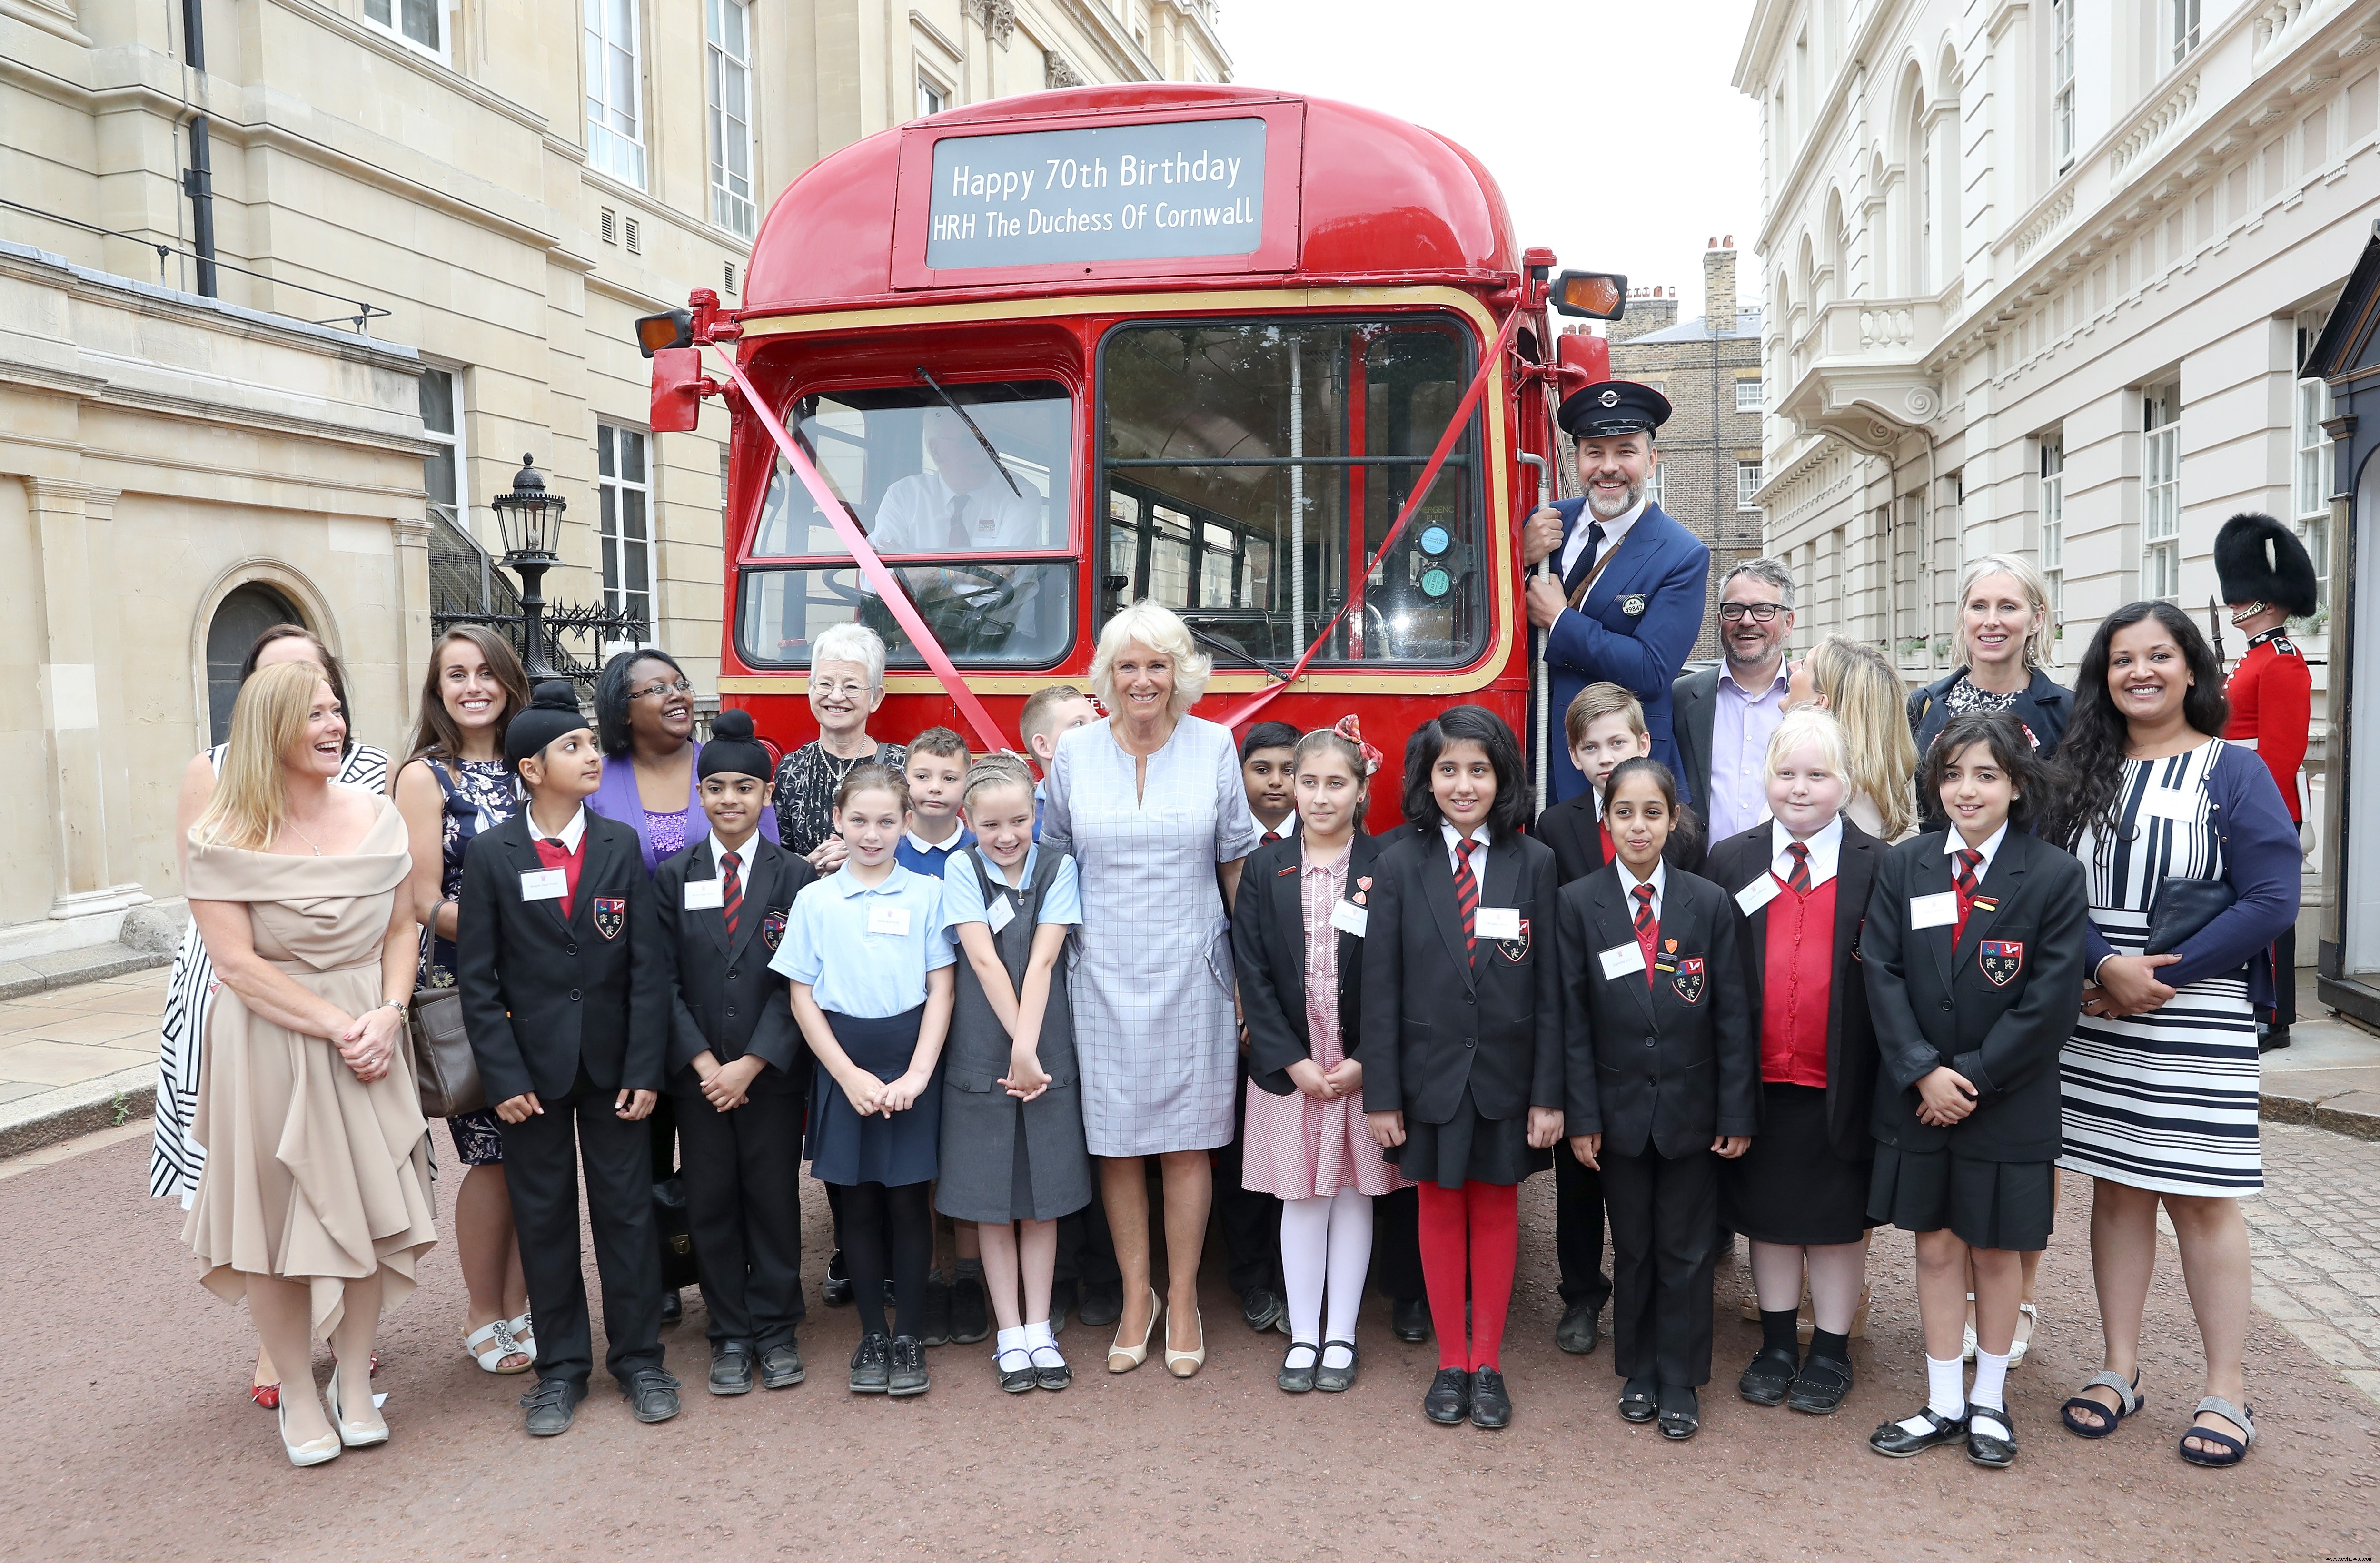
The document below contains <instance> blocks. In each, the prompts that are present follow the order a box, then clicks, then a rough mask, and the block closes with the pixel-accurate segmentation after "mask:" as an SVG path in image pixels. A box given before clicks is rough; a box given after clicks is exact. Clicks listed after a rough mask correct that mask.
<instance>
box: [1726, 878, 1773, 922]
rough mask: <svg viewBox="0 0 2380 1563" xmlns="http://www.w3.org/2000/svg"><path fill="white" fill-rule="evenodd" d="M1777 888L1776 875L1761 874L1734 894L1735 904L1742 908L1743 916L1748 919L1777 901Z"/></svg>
mask: <svg viewBox="0 0 2380 1563" xmlns="http://www.w3.org/2000/svg"><path fill="white" fill-rule="evenodd" d="M1778 888H1779V887H1778V884H1777V876H1776V875H1774V874H1763V875H1761V876H1760V878H1756V879H1755V880H1753V881H1752V883H1750V884H1748V885H1746V886H1744V887H1743V889H1742V890H1740V891H1736V892H1735V903H1736V905H1738V906H1740V907H1742V908H1743V915H1745V916H1747V917H1749V916H1751V915H1753V914H1754V913H1755V912H1757V911H1759V910H1760V909H1761V908H1762V907H1764V906H1766V905H1767V904H1768V903H1770V902H1772V901H1774V900H1776V899H1777V891H1778Z"/></svg>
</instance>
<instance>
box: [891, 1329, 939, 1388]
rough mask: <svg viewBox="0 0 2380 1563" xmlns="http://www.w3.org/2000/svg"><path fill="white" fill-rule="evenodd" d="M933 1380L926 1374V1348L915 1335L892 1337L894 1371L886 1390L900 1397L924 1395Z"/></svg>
mask: <svg viewBox="0 0 2380 1563" xmlns="http://www.w3.org/2000/svg"><path fill="white" fill-rule="evenodd" d="M929 1382H931V1381H930V1380H929V1379H928V1378H927V1376H926V1348H925V1345H924V1343H923V1342H921V1341H920V1340H918V1339H917V1337H916V1336H914V1335H896V1336H894V1337H893V1338H892V1373H891V1375H889V1378H888V1381H887V1383H886V1385H885V1389H886V1392H887V1393H889V1394H891V1395H893V1396H894V1397H896V1398H897V1397H900V1396H904V1395H922V1394H924V1393H925V1392H926V1387H927V1385H928V1384H929Z"/></svg>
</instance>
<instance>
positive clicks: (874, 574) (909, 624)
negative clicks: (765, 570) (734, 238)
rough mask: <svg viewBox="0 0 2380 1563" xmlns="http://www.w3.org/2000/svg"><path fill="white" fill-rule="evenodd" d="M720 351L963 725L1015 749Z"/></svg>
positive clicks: (994, 750) (995, 744)
mask: <svg viewBox="0 0 2380 1563" xmlns="http://www.w3.org/2000/svg"><path fill="white" fill-rule="evenodd" d="M721 357H722V358H723V359H724V360H725V362H726V365H727V372H728V374H729V376H730V377H731V378H733V379H734V380H735V385H736V388H737V389H738V390H740V391H742V392H743V393H744V402H745V405H746V406H749V407H750V408H751V409H752V412H753V415H754V416H755V417H757V418H759V420H760V427H761V428H763V429H765V430H768V431H769V438H770V439H771V440H774V441H775V442H777V451H778V454H781V455H783V457H784V458H785V461H786V463H787V464H788V465H789V466H792V467H793V469H794V476H795V477H796V478H799V479H801V480H802V487H804V488H806V489H807V490H808V491H810V499H811V501H812V502H813V503H816V504H817V505H818V507H819V513H820V515H824V516H825V517H826V518H827V519H828V520H829V521H831V522H832V523H833V524H834V529H835V532H836V534H837V535H838V536H840V537H841V538H842V539H843V540H844V545H845V546H846V547H848V548H849V549H850V550H851V557H852V559H853V561H854V562H855V563H857V564H858V566H859V573H860V574H861V575H863V576H867V577H868V585H870V586H872V587H874V588H876V595H877V596H878V597H879V598H880V599H881V600H882V601H883V603H884V606H885V607H886V609H888V610H889V611H890V612H892V621H893V623H895V624H899V625H900V626H901V632H902V633H903V634H904V635H906V636H908V637H909V644H910V645H912V646H914V647H916V648H917V653H918V655H920V656H922V657H924V658H925V659H926V666H927V668H928V669H929V671H930V672H932V673H933V675H934V676H935V677H936V678H938V679H940V680H941V685H942V688H943V689H944V690H946V691H948V692H949V695H950V697H951V698H952V699H953V701H955V702H956V703H957V705H958V708H959V712H960V714H961V715H963V716H965V718H966V721H967V725H968V726H969V727H972V728H974V729H975V736H976V742H977V744H978V745H981V750H982V752H983V753H985V754H994V755H996V754H1003V753H1013V752H1014V748H1015V745H1014V744H1012V743H1011V742H1010V741H1009V740H1008V738H1007V737H1006V736H1005V735H1004V734H1002V732H1001V731H1000V727H999V724H998V723H996V722H994V721H992V720H991V713H990V712H989V711H987V710H985V709H983V702H982V701H980V700H977V698H976V697H975V691H974V690H972V689H969V688H968V687H967V685H966V680H965V679H964V678H962V677H960V676H959V670H958V669H957V668H956V667H955V666H954V665H953V663H952V661H951V658H950V653H949V652H947V651H944V650H943V649H942V643H941V641H939V640H937V639H935V638H934V632H933V631H932V630H929V629H928V628H927V627H926V621H925V620H924V619H922V618H920V617H919V616H918V614H917V605H916V604H914V603H912V602H911V601H910V600H909V594H908V593H907V592H906V591H905V590H904V589H902V586H901V583H900V582H899V581H898V580H896V579H894V578H893V576H892V571H891V570H890V569H888V568H886V567H885V563H884V561H883V560H881V559H880V558H878V557H877V553H876V549H875V547H874V545H872V544H871V543H869V542H868V534H867V533H865V532H863V531H861V530H860V529H859V523H858V522H856V521H854V520H853V519H852V518H851V515H850V513H849V512H847V511H845V510H844V507H843V501H842V500H841V499H839V498H837V497H836V495H835V491H834V490H833V488H832V486H831V485H830V484H829V483H828V482H827V480H826V478H825V476H824V474H822V473H820V471H819V469H818V465H817V464H816V463H815V462H813V461H811V460H810V458H809V457H808V455H807V454H805V453H804V452H803V450H802V447H801V445H800V443H799V442H797V441H795V439H794V437H793V436H792V435H791V434H789V433H787V432H786V431H785V426H784V423H783V421H782V420H781V419H780V418H778V417H777V415H776V414H775V413H774V412H771V410H770V408H769V404H768V403H767V402H766V401H764V400H763V399H762V398H761V395H760V393H759V388H758V387H756V386H755V385H754V384H753V383H752V382H751V381H749V380H748V379H747V378H746V377H745V374H744V370H743V367H742V366H741V365H739V364H737V363H736V362H735V357H734V356H733V355H732V354H726V353H722V355H721Z"/></svg>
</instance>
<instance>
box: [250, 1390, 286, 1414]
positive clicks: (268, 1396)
mask: <svg viewBox="0 0 2380 1563" xmlns="http://www.w3.org/2000/svg"><path fill="white" fill-rule="evenodd" d="M248 1398H249V1399H251V1400H254V1401H255V1402H256V1403H257V1404H258V1405H260V1406H261V1407H263V1408H264V1409H265V1410H266V1411H279V1410H280V1409H281V1386H279V1385H278V1384H251V1385H249V1387H248Z"/></svg>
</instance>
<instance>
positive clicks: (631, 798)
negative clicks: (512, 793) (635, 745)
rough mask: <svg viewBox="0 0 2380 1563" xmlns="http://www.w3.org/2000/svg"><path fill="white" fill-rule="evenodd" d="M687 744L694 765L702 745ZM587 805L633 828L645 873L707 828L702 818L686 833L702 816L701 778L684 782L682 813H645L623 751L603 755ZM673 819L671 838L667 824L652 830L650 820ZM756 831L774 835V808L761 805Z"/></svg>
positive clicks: (697, 763) (773, 837) (632, 765)
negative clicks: (599, 779)
mask: <svg viewBox="0 0 2380 1563" xmlns="http://www.w3.org/2000/svg"><path fill="white" fill-rule="evenodd" d="M691 747H692V748H693V750H694V757H693V765H694V767H696V768H698V767H699V766H700V764H701V760H702V745H699V744H695V745H691ZM587 806H588V807H589V809H590V810H592V811H593V812H595V813H597V814H600V815H601V816H602V817H603V818H606V819H612V820H616V821H618V822H619V823H620V824H623V825H625V826H627V827H628V828H629V829H630V830H634V831H636V832H637V849H638V850H639V851H640V852H642V853H643V854H644V857H645V872H646V873H648V874H650V873H651V872H652V871H653V869H654V868H655V867H656V866H658V865H659V864H660V863H661V861H662V858H665V857H671V856H674V855H675V854H677V853H678V852H679V851H680V850H682V849H683V848H684V847H685V845H686V842H687V841H688V840H689V839H695V840H698V839H700V837H701V836H702V835H703V834H705V833H707V831H708V830H709V824H708V821H707V819H706V821H705V824H704V826H703V829H702V830H696V831H695V832H694V835H693V837H691V838H689V837H688V835H687V831H688V830H689V829H691V828H692V827H693V825H694V822H695V821H696V820H697V819H698V818H705V817H704V816H703V813H702V782H701V780H700V779H699V777H694V778H691V779H690V780H689V781H688V782H687V783H686V812H685V813H682V814H675V815H666V814H665V815H654V816H648V815H647V814H646V813H645V805H644V800H643V799H642V798H641V797H639V796H638V795H637V767H636V763H635V762H634V761H633V760H631V759H630V758H629V757H627V756H625V755H618V756H607V757H605V758H604V761H603V784H602V785H601V786H600V787H598V788H596V789H595V795H594V796H593V797H591V798H589V799H588V800H587ZM673 819H674V820H675V821H676V837H677V839H676V841H675V842H667V840H666V838H667V837H668V835H669V827H668V825H666V824H662V828H661V830H659V831H656V830H655V829H654V823H655V822H660V821H667V820H673ZM760 834H762V835H764V836H766V837H768V838H769V839H770V840H771V841H772V842H773V841H775V840H776V839H777V811H776V810H775V809H772V808H764V809H762V810H761V811H760Z"/></svg>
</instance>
